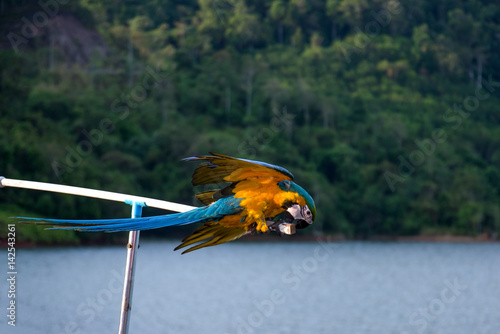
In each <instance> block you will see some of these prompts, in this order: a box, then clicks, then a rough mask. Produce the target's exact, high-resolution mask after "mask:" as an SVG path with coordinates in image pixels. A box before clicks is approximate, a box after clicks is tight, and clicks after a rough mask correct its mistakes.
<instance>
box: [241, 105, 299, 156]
mask: <svg viewBox="0 0 500 334" xmlns="http://www.w3.org/2000/svg"><path fill="white" fill-rule="evenodd" d="M294 118H295V115H292V114H290V113H288V112H287V110H286V106H285V107H283V109H282V110H281V111H279V109H278V108H273V116H272V118H271V122H270V124H269V126H268V127H265V128H263V129H260V130H259V131H258V132H257V133H256V134H254V135H248V134H247V136H246V138H245V140H243V141H242V142H241V143H240V144H239V145H238V152H239V153H240V154H244V155H246V156H248V157H249V158H250V159H253V158H254V157H255V156H256V155H257V152H259V151H262V150H263V149H264V148H265V147H266V146H267V145H268V144H269V143H270V142H271V141H272V140H273V139H274V137H275V136H276V135H277V134H279V133H280V132H284V131H286V130H287V127H289V126H290V125H291V123H292V122H293V120H294Z"/></svg>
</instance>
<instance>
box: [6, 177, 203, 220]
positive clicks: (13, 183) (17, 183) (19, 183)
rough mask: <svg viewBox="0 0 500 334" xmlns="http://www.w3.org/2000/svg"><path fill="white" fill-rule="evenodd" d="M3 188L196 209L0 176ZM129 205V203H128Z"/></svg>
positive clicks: (158, 206) (170, 208)
mask: <svg viewBox="0 0 500 334" xmlns="http://www.w3.org/2000/svg"><path fill="white" fill-rule="evenodd" d="M3 187H15V188H25V189H35V190H42V191H51V192H56V193H63V194H70V195H80V196H86V197H93V198H100V199H106V200H109V201H117V202H127V201H129V202H132V201H133V202H138V203H140V202H143V203H145V206H149V207H153V208H159V209H165V210H170V211H176V212H186V211H190V210H193V209H196V207H195V206H190V205H184V204H179V203H172V202H167V201H160V200H157V199H154V198H147V197H140V196H133V195H127V194H120V193H114V192H111V191H103V190H95V189H89V188H81V187H73V186H65V185H61V184H54V183H45V182H34V181H25V180H16V179H8V178H5V177H3V176H0V188H3ZM129 204H130V203H129Z"/></svg>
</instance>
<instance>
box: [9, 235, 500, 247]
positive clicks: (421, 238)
mask: <svg viewBox="0 0 500 334" xmlns="http://www.w3.org/2000/svg"><path fill="white" fill-rule="evenodd" d="M142 240H156V241H160V240H178V241H179V242H180V240H181V239H180V238H179V239H178V238H173V237H172V238H143V239H142ZM313 241H322V242H359V241H362V242H363V241H366V242H422V243H424V242H429V243H495V242H500V239H498V238H492V237H489V236H487V235H486V234H482V235H479V236H475V237H472V236H458V235H448V234H445V235H415V236H386V235H375V236H370V237H366V238H348V237H345V236H343V235H329V234H323V235H294V236H283V237H280V236H278V235H252V236H247V237H245V238H241V239H239V240H238V242H313ZM127 242H128V239H127V238H122V239H115V240H105V241H102V240H94V241H91V242H80V243H75V242H63V243H36V242H29V241H20V242H16V248H37V247H75V246H82V247H88V246H91V247H92V246H98V247H101V246H119V245H126V244H127ZM7 247H8V245H7V241H6V240H0V248H7Z"/></svg>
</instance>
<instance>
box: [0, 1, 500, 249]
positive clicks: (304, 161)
mask: <svg viewBox="0 0 500 334" xmlns="http://www.w3.org/2000/svg"><path fill="white" fill-rule="evenodd" d="M6 3H7V4H5V3H4V4H3V7H2V13H1V15H2V19H1V21H2V22H3V23H2V29H3V30H4V32H3V33H2V38H3V37H4V36H7V33H8V32H9V31H16V32H17V33H18V35H20V34H21V32H20V30H21V29H20V27H21V24H22V23H23V22H24V21H23V20H22V18H23V17H25V18H28V20H32V18H33V17H34V14H36V13H37V12H40V10H42V9H43V8H42V9H41V8H40V4H39V3H38V2H34V1H32V2H30V1H25V2H23V5H22V6H21V7H18V6H14V5H12V6H10V5H8V2H6ZM58 15H59V16H64V17H73V18H75V20H78V21H79V22H82V23H83V24H84V26H85V27H86V28H85V29H89V30H97V31H98V32H99V34H100V35H101V36H103V37H104V39H105V41H106V43H107V51H106V53H105V56H104V57H100V56H97V55H96V56H93V57H90V58H89V59H87V60H86V61H85V62H83V64H74V63H71V62H70V61H68V59H67V57H66V54H65V53H64V50H62V49H58V48H54V47H53V46H52V47H51V43H50V40H48V37H47V35H44V34H40V35H39V36H38V35H37V36H34V37H31V38H29V39H27V42H26V43H23V44H22V48H21V46H20V47H19V50H16V48H14V47H12V42H11V41H7V42H6V41H4V43H3V45H4V48H3V49H2V50H1V51H0V75H1V78H0V80H1V81H0V105H1V106H2V107H1V109H0V120H1V125H2V130H1V131H0V174H2V175H5V176H8V177H10V178H19V179H27V180H36V181H46V182H56V183H62V184H69V185H77V186H83V187H90V188H97V189H105V190H110V191H118V192H125V193H132V194H137V195H144V196H149V197H155V198H161V199H166V200H173V201H177V202H183V203H187V204H193V203H194V202H193V199H192V196H193V193H194V190H193V189H192V188H191V185H190V174H191V172H192V170H193V168H194V166H192V165H190V164H188V163H185V162H181V161H180V159H181V158H183V157H186V156H189V155H194V154H205V153H207V152H208V151H214V152H220V153H224V154H229V155H234V156H239V157H245V158H253V159H257V160H262V161H267V162H270V163H273V164H278V165H281V166H284V167H286V168H288V169H289V170H290V171H292V172H293V173H294V174H295V177H296V181H297V182H298V183H299V184H301V185H303V186H304V187H305V188H306V189H308V190H309V191H310V193H311V194H312V195H313V197H314V198H315V199H316V201H317V207H318V221H317V222H316V223H315V225H316V226H315V228H314V229H312V230H313V231H316V232H325V233H339V234H344V235H346V236H352V237H367V236H371V235H415V234H440V233H454V234H461V235H477V234H482V233H488V234H490V235H493V236H495V235H496V234H497V233H498V232H499V231H500V127H499V125H500V111H499V108H498V106H499V102H500V57H499V55H500V43H499V42H500V5H498V4H495V3H494V2H490V1H486V0H485V1H462V0H451V1H430V0H424V1H418V2H416V1H406V0H405V1H401V2H399V1H397V0H387V1H386V0H380V1H365V0H328V1H326V2H325V1H318V0H313V1H302V0H291V1H282V0H275V1H260V0H259V1H243V0H199V1H172V0H154V1H153V0H150V1H131V0H129V1H125V2H123V5H120V6H118V5H116V3H115V2H101V1H91V0H81V1H79V2H77V3H75V2H71V5H69V4H68V5H63V4H60V5H58V11H57V13H56V14H55V16H56V17H57V16H58ZM83 47H85V45H83V46H82V48H83ZM0 203H1V204H0V212H1V216H2V217H1V218H0V219H1V221H2V222H3V223H6V222H7V221H8V219H7V218H6V217H7V216H9V215H21V214H25V215H28V214H29V215H33V216H38V217H58V218H98V217H106V218H117V217H124V216H127V215H128V214H129V212H128V208H127V207H126V206H125V205H120V204H113V203H109V202H104V201H98V200H91V199H84V198H77V197H72V196H63V195H56V194H51V193H38V192H35V191H28V190H26V191H24V190H19V189H2V190H1V191H0ZM153 213H155V214H158V213H160V212H157V211H154V210H150V211H146V214H153ZM164 230H166V231H163V230H162V231H157V232H155V233H158V235H160V234H161V235H168V234H169V233H170V232H171V230H168V229H164ZM5 231H6V229H5V228H2V231H1V232H0V233H2V235H3V234H4V233H5ZM19 233H20V234H21V236H22V237H23V238H25V239H29V240H44V241H48V242H61V240H65V239H66V238H69V239H66V240H80V239H81V238H84V239H89V238H104V237H103V236H102V235H97V236H96V235H89V234H81V235H80V234H75V233H55V232H43V233H42V232H40V230H39V229H35V228H31V227H27V226H22V227H20V228H19ZM106 238H107V237H106Z"/></svg>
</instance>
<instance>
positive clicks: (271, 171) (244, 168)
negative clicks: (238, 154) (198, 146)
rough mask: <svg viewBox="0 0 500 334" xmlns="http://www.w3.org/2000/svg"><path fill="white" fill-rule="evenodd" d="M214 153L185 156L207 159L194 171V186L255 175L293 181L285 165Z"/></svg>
mask: <svg viewBox="0 0 500 334" xmlns="http://www.w3.org/2000/svg"><path fill="white" fill-rule="evenodd" d="M210 154H212V155H199V156H195V157H189V158H185V159H184V160H185V161H199V160H202V161H207V162H205V163H202V164H201V165H200V166H199V167H198V168H197V169H196V170H195V171H194V173H193V178H192V184H193V186H200V185H206V184H218V183H227V182H230V183H232V182H239V181H243V180H247V179H249V178H253V177H261V178H274V179H276V180H277V181H285V180H288V181H291V180H293V175H292V173H290V172H289V171H288V170H286V169H285V168H283V167H280V166H275V165H271V164H268V163H265V162H260V161H253V160H247V159H239V158H233V157H230V156H227V155H223V154H218V153H213V152H210Z"/></svg>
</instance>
